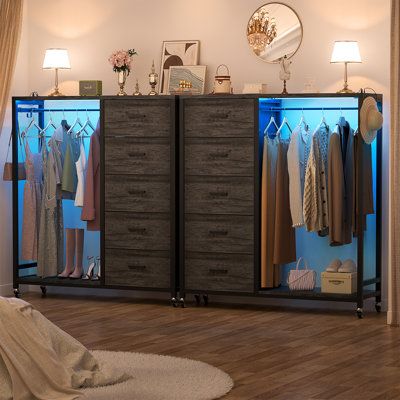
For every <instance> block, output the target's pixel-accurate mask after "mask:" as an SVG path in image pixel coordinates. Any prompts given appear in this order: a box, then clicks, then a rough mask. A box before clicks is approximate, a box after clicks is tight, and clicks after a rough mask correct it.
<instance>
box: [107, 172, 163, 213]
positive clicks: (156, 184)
mask: <svg viewBox="0 0 400 400" xmlns="http://www.w3.org/2000/svg"><path fill="white" fill-rule="evenodd" d="M170 192H171V187H170V181H169V177H168V176H147V177H145V176H134V175H133V176H132V175H106V176H105V209H106V211H129V212H155V213H168V212H170V207H171V205H170V198H171V194H170Z"/></svg>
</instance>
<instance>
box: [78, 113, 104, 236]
mask: <svg viewBox="0 0 400 400" xmlns="http://www.w3.org/2000/svg"><path fill="white" fill-rule="evenodd" d="M81 219H82V221H87V230H88V231H99V230H100V121H99V122H98V123H97V127H96V130H95V131H94V132H93V134H92V136H91V138H90V149H89V159H88V167H87V172H86V182H85V193H84V199H83V208H82V214H81Z"/></svg>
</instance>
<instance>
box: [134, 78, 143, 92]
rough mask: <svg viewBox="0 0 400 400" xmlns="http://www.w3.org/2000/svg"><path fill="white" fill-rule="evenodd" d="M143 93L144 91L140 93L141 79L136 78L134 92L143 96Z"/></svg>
mask: <svg viewBox="0 0 400 400" xmlns="http://www.w3.org/2000/svg"><path fill="white" fill-rule="evenodd" d="M141 95H142V93H140V89H139V81H138V80H137V79H136V85H135V91H134V92H133V96H141Z"/></svg>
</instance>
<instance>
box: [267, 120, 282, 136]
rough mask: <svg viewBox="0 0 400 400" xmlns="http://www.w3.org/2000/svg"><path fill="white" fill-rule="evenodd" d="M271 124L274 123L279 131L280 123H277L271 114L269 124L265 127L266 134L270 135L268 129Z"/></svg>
mask: <svg viewBox="0 0 400 400" xmlns="http://www.w3.org/2000/svg"><path fill="white" fill-rule="evenodd" d="M271 125H274V126H275V128H276V130H277V131H278V130H279V127H278V124H277V123H276V121H275V118H274V116H271V118H270V120H269V122H268V125H267V126H266V128H265V129H264V136H265V135H268V129H269V128H270V126H271Z"/></svg>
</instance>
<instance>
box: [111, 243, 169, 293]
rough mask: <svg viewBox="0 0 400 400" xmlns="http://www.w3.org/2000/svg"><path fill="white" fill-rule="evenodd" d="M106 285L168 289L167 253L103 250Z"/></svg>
mask: <svg viewBox="0 0 400 400" xmlns="http://www.w3.org/2000/svg"><path fill="white" fill-rule="evenodd" d="M105 280H106V284H107V285H117V286H136V287H149V288H161V289H162V288H168V287H170V285H171V266H170V259H169V255H168V253H163V252H154V251H151V252H146V251H137V250H125V249H118V250H116V249H105Z"/></svg>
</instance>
